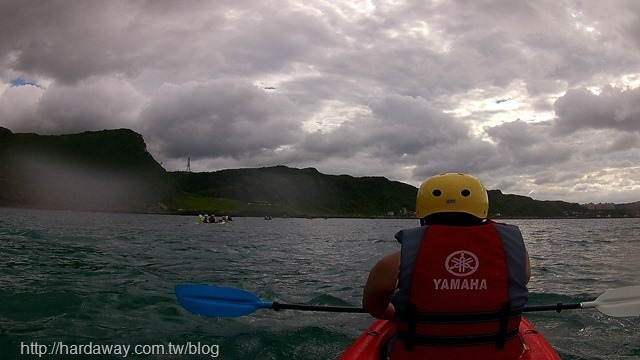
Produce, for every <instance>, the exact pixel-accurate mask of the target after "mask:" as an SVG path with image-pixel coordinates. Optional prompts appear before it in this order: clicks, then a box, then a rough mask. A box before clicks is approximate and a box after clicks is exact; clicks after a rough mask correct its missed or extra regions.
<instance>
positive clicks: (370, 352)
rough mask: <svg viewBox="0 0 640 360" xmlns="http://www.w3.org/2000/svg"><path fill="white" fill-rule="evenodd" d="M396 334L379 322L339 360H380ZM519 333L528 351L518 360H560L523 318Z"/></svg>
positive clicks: (382, 322)
mask: <svg viewBox="0 0 640 360" xmlns="http://www.w3.org/2000/svg"><path fill="white" fill-rule="evenodd" d="M395 332H396V326H395V324H394V323H393V322H391V321H387V320H377V321H375V322H374V323H373V324H372V325H371V326H370V327H369V328H368V329H367V330H366V331H365V332H364V333H362V335H360V337H359V338H358V339H357V340H356V341H355V342H354V343H353V345H351V346H350V347H349V348H348V349H347V351H345V352H344V353H343V354H342V355H341V356H340V358H339V359H338V360H380V359H381V355H380V354H381V353H382V348H383V346H384V345H385V344H386V343H387V341H388V340H389V339H390V338H391V337H392V336H393V335H394V334H395ZM519 332H520V336H521V337H522V339H523V341H524V343H525V345H526V347H527V350H526V351H525V353H524V354H522V356H520V358H519V359H518V360H547V359H548V360H560V356H558V353H556V351H555V350H554V349H553V347H552V346H551V344H549V342H547V340H546V339H545V338H544V336H542V334H540V333H539V332H538V330H536V328H535V327H534V326H533V325H531V323H530V322H529V321H527V319H525V318H522V321H521V322H520V329H519Z"/></svg>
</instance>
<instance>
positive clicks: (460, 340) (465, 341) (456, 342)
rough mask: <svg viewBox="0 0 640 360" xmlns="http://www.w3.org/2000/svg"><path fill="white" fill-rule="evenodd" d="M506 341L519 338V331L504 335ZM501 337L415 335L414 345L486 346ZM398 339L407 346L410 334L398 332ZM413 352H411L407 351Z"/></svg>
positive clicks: (495, 335)
mask: <svg viewBox="0 0 640 360" xmlns="http://www.w3.org/2000/svg"><path fill="white" fill-rule="evenodd" d="M504 335H505V336H504V340H505V342H506V340H509V339H513V338H514V337H516V336H518V329H511V330H508V331H507V332H506V333H505V334H504ZM500 338H501V336H500V335H497V334H486V335H469V336H425V335H414V336H413V339H411V342H412V349H413V345H423V346H470V345H486V344H496V343H498V341H499V340H500ZM398 339H400V340H403V341H404V342H405V349H406V344H407V342H408V341H410V340H409V334H408V332H407V331H402V330H400V331H398ZM407 351H411V350H407Z"/></svg>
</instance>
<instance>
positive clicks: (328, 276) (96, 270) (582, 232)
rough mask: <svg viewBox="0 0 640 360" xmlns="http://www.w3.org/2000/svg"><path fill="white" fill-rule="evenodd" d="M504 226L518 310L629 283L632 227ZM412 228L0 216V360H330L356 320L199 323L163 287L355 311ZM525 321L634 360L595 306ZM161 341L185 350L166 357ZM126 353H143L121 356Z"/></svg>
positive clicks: (571, 348)
mask: <svg viewBox="0 0 640 360" xmlns="http://www.w3.org/2000/svg"><path fill="white" fill-rule="evenodd" d="M505 222H508V223H513V224H516V225H518V226H519V227H520V228H521V230H522V232H523V235H524V237H525V241H526V244H527V247H528V250H529V252H530V255H531V260H532V267H533V278H532V280H531V283H530V291H531V298H530V301H529V304H530V305H532V304H555V303H557V302H560V301H561V302H563V303H574V302H582V301H589V300H593V299H595V298H596V297H598V296H599V295H600V294H601V293H603V292H604V291H605V290H607V289H612V288H617V287H622V286H629V285H636V284H640V219H593V220H510V221H505ZM417 224H418V221H417V220H373V219H279V218H278V219H273V220H270V221H267V220H264V219H262V218H245V217H237V218H235V221H233V222H230V223H226V224H222V225H216V224H200V223H198V220H197V218H196V217H192V216H170V215H136V214H105V213H88V212H71V211H45V210H24V209H6V208H0V359H52V360H53V359H122V358H124V354H122V355H113V354H112V355H99V354H97V352H102V351H105V349H107V347H108V346H111V349H112V350H111V351H116V350H117V349H118V347H117V346H120V345H122V346H123V347H121V348H120V349H124V347H125V346H129V353H128V356H127V357H126V358H127V359H211V358H218V359H225V360H232V359H243V360H246V359H265V360H266V359H296V360H297V359H303V360H304V359H335V358H337V357H338V356H339V354H340V353H341V352H342V351H343V350H344V349H345V348H346V347H348V346H349V344H351V343H352V342H353V341H354V340H355V339H356V337H357V336H358V335H359V334H360V333H361V332H362V331H363V330H364V329H365V328H366V327H367V326H368V325H369V324H370V323H371V322H372V318H371V317H370V316H369V315H365V314H346V313H321V312H307V311H293V310H285V311H273V310H265V309H263V310H258V311H256V312H255V313H253V314H251V315H247V316H243V317H238V318H211V317H204V316H199V315H194V314H191V313H189V312H187V311H185V310H184V309H183V308H182V307H181V306H180V305H179V304H178V302H177V300H176V297H175V294H174V287H175V285H177V284H181V283H194V284H210V285H220V286H227V287H233V288H238V289H244V290H247V291H249V292H252V293H254V294H256V295H257V296H259V297H260V298H261V299H263V300H265V301H279V302H282V303H300V304H313V305H338V306H360V299H361V294H362V287H363V284H364V282H365V280H366V278H367V275H368V271H369V269H370V268H371V266H372V265H373V264H374V263H375V262H376V261H377V259H378V258H380V257H381V256H382V255H384V254H387V253H390V252H393V251H397V250H398V248H399V245H398V244H397V243H396V242H395V241H394V239H393V234H394V233H395V232H396V231H398V230H400V229H402V228H407V227H413V226H416V225H417ZM527 317H528V318H529V320H531V321H532V322H533V323H534V324H535V325H536V326H537V327H538V329H539V330H540V331H541V332H542V333H543V334H544V335H545V336H546V338H547V339H548V341H549V342H550V343H551V344H552V345H553V346H554V347H555V348H556V349H557V351H558V352H559V353H560V355H561V356H562V358H563V359H640V317H634V318H612V317H608V316H606V315H603V314H601V313H600V312H598V311H597V310H595V309H582V310H570V311H563V312H561V313H556V312H544V313H535V314H533V313H532V314H528V315H527ZM169 344H172V345H173V346H174V348H173V350H174V352H175V351H179V350H177V349H178V348H177V346H183V349H186V347H185V346H187V345H189V346H191V349H190V350H192V351H191V352H192V353H191V354H187V355H182V356H179V355H169V354H168V352H169ZM136 346H137V349H138V350H139V352H147V353H148V354H146V355H145V354H133V352H134V349H135V348H136ZM162 349H164V351H165V354H164V355H157V354H152V353H153V352H156V353H157V352H160V351H162ZM98 350H100V351H98ZM54 351H55V352H57V354H51V352H54ZM184 351H186V350H184ZM45 352H46V353H45ZM79 352H82V355H81V354H79Z"/></svg>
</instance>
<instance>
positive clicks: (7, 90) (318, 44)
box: [0, 0, 640, 203]
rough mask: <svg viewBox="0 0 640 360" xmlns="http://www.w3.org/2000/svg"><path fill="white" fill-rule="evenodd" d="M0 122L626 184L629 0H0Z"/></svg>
mask: <svg viewBox="0 0 640 360" xmlns="http://www.w3.org/2000/svg"><path fill="white" fill-rule="evenodd" d="M0 33H1V34H2V36H1V37H0V126H3V127H6V128H9V129H10V130H12V131H13V132H35V133H39V134H63V133H76V132H82V131H87V130H101V129H113V128H123V127H124V128H130V129H133V130H135V131H137V132H139V133H141V134H142V135H143V136H144V138H145V141H146V143H147V146H148V150H149V152H150V153H151V154H152V155H153V156H154V157H155V159H156V160H158V161H159V162H162V164H163V166H164V167H165V168H166V169H167V170H170V171H174V170H185V169H186V167H187V159H188V158H190V159H191V169H192V171H213V170H219V169H225V168H243V167H262V166H273V165H278V164H283V165H287V166H291V167H298V168H304V167H315V168H317V169H318V170H319V171H321V172H323V173H326V174H349V175H353V176H369V175H371V176H384V177H387V178H389V179H391V180H398V181H403V182H407V183H409V184H412V185H416V186H418V185H419V184H420V182H421V181H422V180H424V179H425V178H426V177H428V176H430V175H433V174H436V173H440V172H447V171H459V172H468V173H471V174H474V175H476V176H478V177H479V178H480V179H481V180H483V181H484V182H485V184H486V185H487V187H488V188H490V189H501V190H502V191H503V192H505V193H511V194H519V195H527V196H531V197H533V198H534V199H539V200H565V201H571V202H580V203H586V202H616V203H624V202H632V201H640V2H638V1H635V0H610V1H595V0H576V1H573V0H536V1H513V0H496V1H491V0H482V1H480V0H478V1H445V0H439V1H427V0H407V1H403V0H381V1H376V0H363V1H359V0H353V1H342V0H333V1H332V0H304V1H302V0H277V1H275V0H274V1H255V0H216V1H205V0H203V1H170V0H166V1H165V0H148V1H142V0H140V1H136V0H123V1H116V0H82V1H75V0H68V1H67V0H51V1H37V0H3V1H2V2H0Z"/></svg>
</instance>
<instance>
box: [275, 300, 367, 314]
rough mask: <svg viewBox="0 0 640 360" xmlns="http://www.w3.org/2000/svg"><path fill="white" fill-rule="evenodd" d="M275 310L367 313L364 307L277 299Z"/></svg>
mask: <svg viewBox="0 0 640 360" xmlns="http://www.w3.org/2000/svg"><path fill="white" fill-rule="evenodd" d="M272 308H273V310H276V311H278V310H308V311H326V312H344V313H366V311H364V309H363V308H357V307H352V306H322V305H299V304H281V303H279V302H277V301H274V302H273V307H272Z"/></svg>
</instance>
